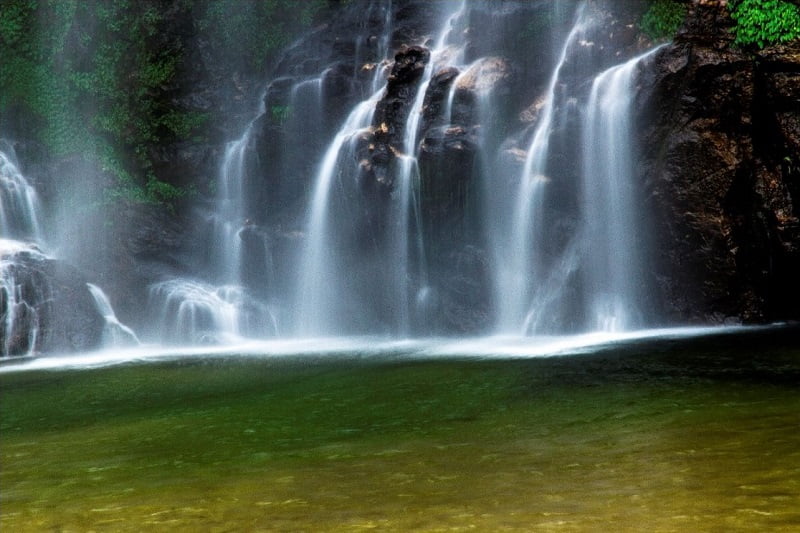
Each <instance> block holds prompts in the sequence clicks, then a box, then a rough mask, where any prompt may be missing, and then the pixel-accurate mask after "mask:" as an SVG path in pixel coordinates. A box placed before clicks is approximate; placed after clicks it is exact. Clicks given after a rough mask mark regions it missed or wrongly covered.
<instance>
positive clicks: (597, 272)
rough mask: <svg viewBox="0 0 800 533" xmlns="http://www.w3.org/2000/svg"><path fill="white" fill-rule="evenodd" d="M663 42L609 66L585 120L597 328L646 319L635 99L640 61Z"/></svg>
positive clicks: (588, 273) (587, 273) (591, 297)
mask: <svg viewBox="0 0 800 533" xmlns="http://www.w3.org/2000/svg"><path fill="white" fill-rule="evenodd" d="M657 50H658V48H656V49H653V50H651V51H649V52H647V53H645V54H642V55H640V56H638V57H635V58H633V59H631V60H630V61H628V62H626V63H623V64H622V65H617V66H614V67H611V68H609V69H608V70H606V71H604V72H602V73H601V74H599V75H598V76H597V77H596V78H595V79H594V82H593V83H592V89H591V93H590V95H589V101H588V103H587V105H586V114H585V117H584V123H583V137H582V144H583V208H584V219H585V220H584V228H585V230H584V231H585V237H584V239H585V253H586V256H587V258H588V260H589V261H590V264H589V268H586V269H585V270H584V285H585V287H586V293H587V295H586V299H587V302H586V306H587V311H588V313H589V320H590V327H592V328H594V329H600V330H606V331H619V330H625V329H630V328H634V327H637V326H641V325H642V315H643V305H644V298H643V285H644V280H643V279H642V272H643V261H642V251H641V248H642V244H641V243H642V242H643V241H642V239H641V235H639V232H640V226H641V220H640V219H641V214H640V212H639V205H640V203H641V198H640V196H639V194H637V190H636V184H635V183H634V181H633V162H634V160H635V159H634V157H635V142H634V138H633V135H632V132H631V126H632V124H631V122H632V121H631V110H630V107H631V102H632V100H633V97H634V95H635V92H634V89H635V86H634V81H635V77H636V74H637V72H638V70H637V68H638V66H639V65H640V63H641V62H642V61H644V60H646V59H647V58H648V57H650V56H651V55H652V54H654V53H655V52H656V51H657Z"/></svg>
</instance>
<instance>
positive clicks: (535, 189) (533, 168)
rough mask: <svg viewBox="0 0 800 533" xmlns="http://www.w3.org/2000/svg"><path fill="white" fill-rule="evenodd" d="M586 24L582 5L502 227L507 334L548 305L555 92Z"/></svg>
mask: <svg viewBox="0 0 800 533" xmlns="http://www.w3.org/2000/svg"><path fill="white" fill-rule="evenodd" d="M588 24H589V19H587V16H586V10H585V8H584V7H583V6H581V9H580V10H579V13H578V16H577V21H576V22H575V24H574V25H573V27H572V29H571V30H570V32H569V34H568V35H567V38H566V40H565V42H564V45H563V47H562V48H561V53H560V54H559V57H558V62H557V63H556V67H555V69H554V71H553V74H552V75H551V77H550V81H549V83H548V85H547V91H546V93H545V96H544V104H543V107H542V109H541V111H540V116H539V119H538V124H537V126H536V129H535V130H534V133H533V139H532V140H531V143H530V146H529V147H528V150H527V153H526V156H525V164H524V166H523V169H522V173H521V175H520V177H519V184H518V189H517V198H516V204H515V205H514V208H513V210H512V211H511V212H512V213H513V218H512V220H511V227H510V230H504V232H505V231H507V234H508V235H510V236H511V238H510V240H509V241H507V242H506V243H505V244H502V245H501V246H502V247H501V248H499V249H498V248H496V250H497V251H496V252H495V254H496V255H495V261H496V265H497V275H496V278H495V279H496V284H495V286H496V294H497V296H498V303H497V308H498V313H499V316H498V329H499V330H500V331H501V332H504V333H528V332H530V331H535V330H536V318H537V317H538V315H539V313H540V312H541V310H542V308H543V306H544V304H545V301H544V298H543V295H544V294H546V292H547V291H548V290H549V287H547V283H548V280H549V277H550V273H548V272H547V269H546V266H545V264H544V261H543V256H544V252H543V249H544V245H545V239H546V238H547V235H546V232H545V228H544V223H545V221H544V217H543V210H544V201H545V196H546V191H545V189H546V186H547V183H548V181H549V180H550V179H551V178H550V177H549V176H548V172H549V170H550V169H548V167H547V163H548V155H549V153H548V147H549V142H550V136H551V133H552V129H553V120H554V115H555V110H556V107H557V105H559V104H560V103H562V101H563V99H564V96H563V94H559V93H558V92H557V88H558V84H559V77H560V74H561V70H562V68H563V67H564V64H565V62H566V61H567V58H568V52H569V50H570V48H571V47H574V46H575V44H576V43H577V41H578V40H579V39H581V38H582V36H583V34H584V32H585V31H586V27H587V25H588ZM557 99H560V100H561V101H559V102H557ZM496 238H497V242H498V243H503V241H504V239H503V237H502V236H496Z"/></svg>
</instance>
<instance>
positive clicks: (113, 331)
mask: <svg viewBox="0 0 800 533" xmlns="http://www.w3.org/2000/svg"><path fill="white" fill-rule="evenodd" d="M86 286H87V287H89V292H91V293H92V297H93V298H94V301H95V304H97V310H98V311H99V312H100V314H101V315H102V316H103V319H104V320H105V327H104V328H103V346H104V347H105V348H112V347H118V346H131V345H138V344H139V338H138V337H136V333H134V332H133V330H132V329H131V328H129V327H128V326H126V325H125V324H123V323H121V322H120V321H119V319H117V315H116V313H114V308H113V307H111V302H109V301H108V296H106V293H104V292H103V290H102V289H101V288H100V287H98V286H97V285H93V284H91V283H87V284H86Z"/></svg>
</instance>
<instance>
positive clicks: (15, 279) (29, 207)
mask: <svg viewBox="0 0 800 533" xmlns="http://www.w3.org/2000/svg"><path fill="white" fill-rule="evenodd" d="M45 240H46V238H45V235H44V232H43V231H42V225H41V222H40V205H39V200H38V197H37V194H36V190H35V189H34V188H33V186H31V184H30V183H28V181H27V180H26V179H25V177H24V176H23V175H22V174H21V173H20V171H19V170H18V168H17V166H16V164H15V163H14V161H13V156H11V155H8V154H6V153H4V152H1V151H0V357H8V356H20V355H33V354H35V353H36V352H38V351H39V350H40V341H41V337H42V332H43V331H46V330H47V329H48V328H49V330H53V329H56V327H55V326H54V324H53V323H51V322H57V321H60V320H61V319H62V317H59V316H54V312H53V310H52V305H53V302H54V301H55V300H57V299H60V300H65V299H66V298H68V297H69V296H68V295H71V297H72V298H74V300H69V301H70V303H74V302H75V301H77V300H80V298H81V295H80V291H82V290H86V291H88V292H89V293H91V295H92V296H93V297H94V298H95V302H96V304H97V310H98V312H99V313H100V314H101V315H102V316H103V317H104V319H105V322H106V329H105V332H104V334H103V339H102V344H103V345H104V346H120V345H123V344H130V343H132V342H136V343H138V340H137V339H136V335H135V334H134V332H133V331H132V330H131V329H130V328H128V327H127V326H125V325H124V324H122V323H120V322H119V320H118V319H117V317H116V314H115V313H114V310H113V309H112V308H111V304H110V302H109V301H108V298H107V297H106V296H105V294H104V293H103V292H102V291H101V290H100V289H99V288H98V287H96V286H94V285H92V284H86V287H81V286H73V285H71V284H70V283H72V282H73V280H68V279H60V278H53V279H51V277H50V276H51V275H54V274H53V273H54V272H55V271H57V270H58V269H56V268H54V267H53V265H55V264H58V263H59V261H58V259H56V258H53V257H50V256H49V255H47V254H45V253H43V252H42V250H41V248H40V247H41V246H42V245H43V243H44V242H45ZM73 279H74V278H73ZM89 315H91V311H90V312H89V314H88V315H87V316H89ZM84 318H86V316H85V317H84ZM51 336H52V333H51Z"/></svg>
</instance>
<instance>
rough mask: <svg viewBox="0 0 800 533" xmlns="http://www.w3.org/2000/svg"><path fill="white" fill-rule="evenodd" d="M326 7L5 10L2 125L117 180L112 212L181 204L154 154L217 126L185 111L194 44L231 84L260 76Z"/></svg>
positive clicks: (22, 6) (21, 3)
mask: <svg viewBox="0 0 800 533" xmlns="http://www.w3.org/2000/svg"><path fill="white" fill-rule="evenodd" d="M327 2H328V0H304V1H303V2H297V1H296V0H173V1H171V2H163V1H162V0H0V123H5V121H6V120H7V119H8V117H17V118H16V121H17V125H18V126H19V123H20V122H21V121H22V122H24V124H23V125H22V126H20V127H22V128H25V130H26V131H25V133H24V135H28V136H30V137H33V138H34V139H35V140H38V141H39V142H41V143H42V145H43V146H44V147H46V149H47V150H48V151H49V152H50V154H51V155H53V156H56V157H58V156H65V155H70V154H78V153H79V154H83V155H84V156H87V157H93V158H94V159H95V160H96V161H97V162H98V164H99V166H100V167H101V168H103V169H104V171H105V172H107V173H109V174H110V175H111V176H113V178H114V183H113V184H111V185H110V186H109V187H108V190H106V191H105V192H106V196H107V200H108V201H120V200H126V201H135V202H148V203H161V204H171V203H174V202H175V201H177V200H179V199H180V198H182V197H184V196H185V195H187V194H189V193H190V191H188V190H187V189H186V188H183V187H179V186H178V185H176V184H173V183H167V182H165V181H163V180H160V179H158V177H157V176H156V172H155V166H156V165H155V164H154V161H153V154H155V153H156V152H157V150H158V148H159V147H160V146H161V145H163V144H165V143H171V142H176V141H189V140H191V141H194V142H202V140H203V139H204V135H205V132H206V131H207V130H208V124H209V122H210V121H211V119H212V116H211V114H210V113H207V112H201V111H199V110H195V109H186V108H183V107H181V106H180V105H179V104H177V103H176V102H180V101H181V98H180V96H181V94H182V92H181V91H182V87H181V82H182V77H183V76H184V75H185V74H186V73H187V72H188V71H189V68H190V67H189V66H188V65H187V58H188V53H187V50H189V49H191V47H192V46H193V44H194V41H193V39H198V38H199V39H201V40H202V41H203V42H205V43H206V44H207V47H208V48H207V49H208V50H210V51H211V53H212V54H214V55H215V57H214V58H213V59H212V61H215V62H217V64H224V65H226V68H227V69H228V71H229V72H231V73H233V72H235V71H237V70H242V69H244V70H246V71H248V72H251V73H260V72H263V70H264V67H265V64H266V62H267V61H268V60H269V59H271V58H273V57H274V56H275V54H277V52H278V51H279V50H280V49H281V48H283V47H284V46H285V45H286V44H288V43H289V42H290V40H291V39H294V38H295V37H296V35H297V33H298V32H299V31H300V30H302V29H304V28H307V27H309V26H310V25H311V24H313V23H314V21H315V20H317V18H318V17H319V15H320V14H321V13H322V10H323V8H324V7H325V6H326V5H327ZM187 22H188V24H187ZM181 25H182V26H181ZM176 26H180V31H175V29H176ZM289 113H290V110H289V108H288V107H286V108H280V109H273V110H272V116H273V118H274V119H275V120H276V121H278V122H284V121H285V120H286V119H287V118H288V116H289Z"/></svg>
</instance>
